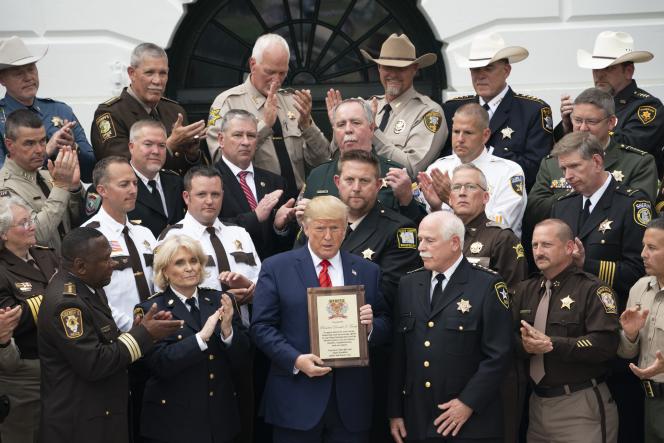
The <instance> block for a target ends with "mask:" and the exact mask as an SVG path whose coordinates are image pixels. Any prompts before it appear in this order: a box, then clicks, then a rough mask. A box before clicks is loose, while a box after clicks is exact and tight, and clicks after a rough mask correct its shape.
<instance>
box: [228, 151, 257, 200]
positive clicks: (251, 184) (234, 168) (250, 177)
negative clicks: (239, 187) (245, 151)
mask: <svg viewBox="0 0 664 443" xmlns="http://www.w3.org/2000/svg"><path fill="white" fill-rule="evenodd" d="M221 159H222V160H223V161H224V163H226V166H228V167H229V168H230V170H231V172H232V173H233V176H235V179H236V180H237V182H238V183H240V177H239V176H238V174H239V173H240V172H243V171H247V172H248V173H249V174H247V176H246V178H245V179H246V180H247V185H248V186H249V189H251V193H252V194H254V199H256V203H258V194H256V180H255V179H254V164H253V163H249V167H248V168H247V169H240V168H238V167H237V166H236V165H234V164H233V163H231V162H229V161H228V159H227V158H226V157H224V156H223V154H222V156H221Z"/></svg>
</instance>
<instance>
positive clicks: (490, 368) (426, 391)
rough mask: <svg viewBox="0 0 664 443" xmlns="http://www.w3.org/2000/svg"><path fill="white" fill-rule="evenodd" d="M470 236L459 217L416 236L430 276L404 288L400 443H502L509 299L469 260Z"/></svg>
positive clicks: (427, 226)
mask: <svg viewBox="0 0 664 443" xmlns="http://www.w3.org/2000/svg"><path fill="white" fill-rule="evenodd" d="M464 235H465V228H464V226H463V222H462V221H461V220H460V219H459V218H458V217H457V216H455V215H454V214H451V213H449V212H445V211H439V212H434V213H432V214H430V215H428V216H426V217H425V218H424V220H422V223H420V228H419V234H418V238H419V250H420V255H421V256H422V260H423V262H424V267H425V270H421V271H417V272H414V273H412V274H409V275H406V276H405V277H403V278H402V279H401V281H400V283H399V293H398V295H397V299H396V302H395V309H394V313H395V322H394V326H395V331H394V343H393V352H392V363H391V365H390V384H389V385H388V389H389V391H388V399H389V400H388V416H389V417H390V429H391V433H392V436H393V438H394V440H395V441H396V442H398V443H401V442H403V440H404V439H405V438H406V435H407V436H408V441H409V442H410V441H426V442H429V441H434V440H435V441H438V439H441V440H440V441H442V437H457V438H458V439H460V441H464V442H471V441H478V442H479V441H482V442H502V441H503V414H502V413H501V412H500V411H501V399H500V396H499V395H498V392H499V386H500V383H501V382H502V380H503V377H504V375H505V372H506V370H507V368H508V365H509V360H510V356H511V353H512V337H511V329H512V327H511V324H512V318H511V315H510V309H509V306H510V297H509V294H508V293H507V285H506V284H505V283H504V282H503V281H502V279H501V278H500V277H499V276H498V275H497V274H496V273H495V272H493V271H490V270H488V269H485V268H480V267H478V266H477V265H471V264H470V263H468V261H466V259H465V258H464V257H463V254H462V253H461V251H462V250H463V237H464ZM440 434H442V437H441V435H440ZM476 439H477V440H476ZM454 440H455V441H456V439H454Z"/></svg>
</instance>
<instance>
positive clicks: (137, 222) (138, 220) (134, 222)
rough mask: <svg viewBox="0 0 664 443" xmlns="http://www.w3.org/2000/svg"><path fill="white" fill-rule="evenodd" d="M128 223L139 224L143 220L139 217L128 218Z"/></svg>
mask: <svg viewBox="0 0 664 443" xmlns="http://www.w3.org/2000/svg"><path fill="white" fill-rule="evenodd" d="M129 223H131V224H132V225H135V226H138V225H140V224H141V223H143V220H141V219H133V220H132V219H130V220H129Z"/></svg>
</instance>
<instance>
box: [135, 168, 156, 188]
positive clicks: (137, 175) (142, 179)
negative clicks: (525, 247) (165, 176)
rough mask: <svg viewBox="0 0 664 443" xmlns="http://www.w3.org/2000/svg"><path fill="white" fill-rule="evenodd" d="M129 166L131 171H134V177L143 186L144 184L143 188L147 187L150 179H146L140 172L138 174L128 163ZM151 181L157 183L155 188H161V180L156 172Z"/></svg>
mask: <svg viewBox="0 0 664 443" xmlns="http://www.w3.org/2000/svg"><path fill="white" fill-rule="evenodd" d="M129 164H130V165H131V167H132V169H133V170H134V173H136V177H138V178H139V179H140V180H141V181H142V182H143V184H144V185H145V186H148V182H149V181H150V179H149V178H147V177H146V176H144V175H143V174H141V172H140V171H139V170H138V169H136V168H135V167H134V165H133V164H132V163H131V162H129ZM152 180H154V181H155V182H157V187H158V188H160V187H161V178H160V177H159V173H158V172H157V175H155V176H154V178H153V179H152Z"/></svg>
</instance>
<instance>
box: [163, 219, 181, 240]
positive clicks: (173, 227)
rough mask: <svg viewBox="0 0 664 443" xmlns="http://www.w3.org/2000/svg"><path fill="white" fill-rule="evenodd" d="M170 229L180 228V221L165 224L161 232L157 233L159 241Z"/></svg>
mask: <svg viewBox="0 0 664 443" xmlns="http://www.w3.org/2000/svg"><path fill="white" fill-rule="evenodd" d="M171 229H182V223H176V224H174V225H170V226H166V227H165V228H164V230H163V231H161V234H159V241H161V240H163V239H164V237H166V234H167V233H168V231H170V230H171Z"/></svg>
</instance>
